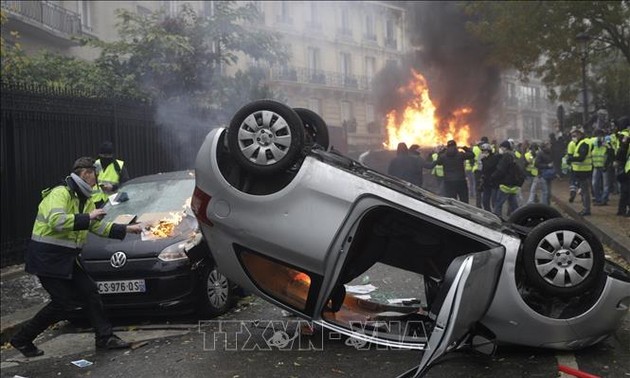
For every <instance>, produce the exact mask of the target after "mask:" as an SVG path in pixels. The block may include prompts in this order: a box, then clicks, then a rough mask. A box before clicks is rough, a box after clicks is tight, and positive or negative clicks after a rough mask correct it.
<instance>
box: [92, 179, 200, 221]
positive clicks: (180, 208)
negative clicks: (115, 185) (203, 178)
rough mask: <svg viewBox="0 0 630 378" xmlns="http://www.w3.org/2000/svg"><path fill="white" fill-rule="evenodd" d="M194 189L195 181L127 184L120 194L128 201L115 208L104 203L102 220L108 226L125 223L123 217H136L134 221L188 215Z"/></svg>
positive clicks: (110, 204)
mask: <svg viewBox="0 0 630 378" xmlns="http://www.w3.org/2000/svg"><path fill="white" fill-rule="evenodd" d="M194 187H195V180H192V179H184V180H182V179H178V180H158V181H150V182H139V183H129V184H127V185H124V186H123V187H122V188H121V189H120V191H119V194H120V193H126V196H127V197H128V198H129V199H128V200H126V201H125V202H120V203H118V204H116V205H114V204H112V203H111V202H108V203H107V204H106V205H105V207H104V209H105V211H107V215H106V216H105V218H104V219H105V220H106V221H109V222H113V221H116V222H119V223H127V222H129V221H130V219H128V220H127V222H125V221H124V220H123V217H125V216H128V215H129V216H131V217H133V216H136V217H137V219H138V220H140V221H141V220H142V219H143V218H146V217H151V218H159V217H160V216H168V215H169V214H170V213H180V214H182V215H189V214H190V212H189V210H190V197H191V196H192V192H193V189H194Z"/></svg>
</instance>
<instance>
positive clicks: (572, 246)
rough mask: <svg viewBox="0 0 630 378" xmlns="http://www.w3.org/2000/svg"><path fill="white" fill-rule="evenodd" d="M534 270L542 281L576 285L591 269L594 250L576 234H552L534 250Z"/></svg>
mask: <svg viewBox="0 0 630 378" xmlns="http://www.w3.org/2000/svg"><path fill="white" fill-rule="evenodd" d="M535 259H536V260H535V264H536V270H537V271H538V274H540V276H541V277H543V278H544V279H545V281H547V282H549V283H550V284H552V285H554V286H557V287H570V286H575V285H578V284H579V283H580V282H582V281H584V280H585V279H586V277H588V275H589V273H590V272H591V270H592V268H593V249H592V248H591V245H590V244H589V243H588V242H587V241H586V240H585V239H584V238H583V237H581V236H580V235H579V234H577V233H575V232H573V231H568V230H562V231H554V232H552V233H550V234H548V235H547V236H545V237H544V238H543V239H542V240H541V241H540V243H538V247H537V248H536V257H535Z"/></svg>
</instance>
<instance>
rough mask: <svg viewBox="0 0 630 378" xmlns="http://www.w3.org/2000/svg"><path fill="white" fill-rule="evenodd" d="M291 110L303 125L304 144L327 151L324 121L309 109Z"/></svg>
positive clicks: (326, 132) (328, 140) (326, 133)
mask: <svg viewBox="0 0 630 378" xmlns="http://www.w3.org/2000/svg"><path fill="white" fill-rule="evenodd" d="M293 110H295V112H296V113H297V115H298V116H300V119H301V120H302V123H303V124H304V130H305V131H306V133H305V137H306V144H307V145H309V146H312V147H315V148H322V149H324V150H328V146H329V145H330V139H329V136H328V126H327V125H326V122H325V121H324V119H323V118H322V117H320V116H319V114H317V113H315V112H314V111H312V110H310V109H305V108H293Z"/></svg>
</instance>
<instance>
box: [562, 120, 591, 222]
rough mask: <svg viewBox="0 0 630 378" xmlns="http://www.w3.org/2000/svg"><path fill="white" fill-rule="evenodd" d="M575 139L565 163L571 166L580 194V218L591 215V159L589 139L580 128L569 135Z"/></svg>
mask: <svg viewBox="0 0 630 378" xmlns="http://www.w3.org/2000/svg"><path fill="white" fill-rule="evenodd" d="M571 136H572V137H573V138H576V140H577V143H576V145H575V152H573V155H571V156H569V157H568V159H567V162H569V163H570V164H571V171H572V172H573V174H574V175H575V180H576V181H577V183H578V187H579V188H580V191H581V193H582V207H583V208H582V211H580V213H579V214H580V215H581V216H587V215H591V180H592V173H593V159H592V151H591V139H590V138H586V137H585V135H584V130H583V129H582V128H581V127H578V128H576V129H575V130H573V132H572V133H571Z"/></svg>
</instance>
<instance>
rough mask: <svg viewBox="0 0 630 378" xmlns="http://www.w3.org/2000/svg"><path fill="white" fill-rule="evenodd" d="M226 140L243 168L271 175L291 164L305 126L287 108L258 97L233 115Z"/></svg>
mask: <svg viewBox="0 0 630 378" xmlns="http://www.w3.org/2000/svg"><path fill="white" fill-rule="evenodd" d="M227 142H228V147H229V150H230V153H231V155H232V156H233V157H234V159H235V160H236V162H237V163H238V164H239V165H240V166H241V167H242V168H243V169H245V170H247V171H248V172H250V173H253V174H256V175H273V174H276V173H279V172H283V171H285V170H286V169H287V168H289V167H290V166H291V165H293V164H294V163H295V162H296V160H297V158H298V156H299V155H300V154H301V153H302V150H303V148H304V125H303V124H302V120H301V119H300V116H298V115H297V113H296V112H295V111H294V110H293V109H291V108H290V107H288V106H286V105H284V104H281V103H279V102H276V101H272V100H258V101H254V102H251V103H249V104H247V105H245V106H243V107H242V108H241V109H239V110H238V111H237V112H236V114H235V115H234V117H232V120H231V122H230V126H229V128H228V134H227Z"/></svg>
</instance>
